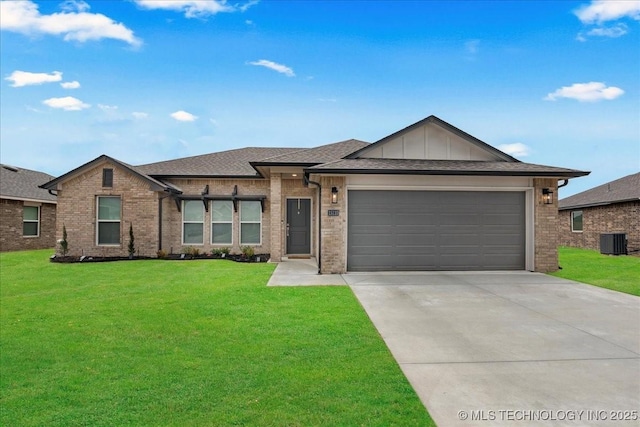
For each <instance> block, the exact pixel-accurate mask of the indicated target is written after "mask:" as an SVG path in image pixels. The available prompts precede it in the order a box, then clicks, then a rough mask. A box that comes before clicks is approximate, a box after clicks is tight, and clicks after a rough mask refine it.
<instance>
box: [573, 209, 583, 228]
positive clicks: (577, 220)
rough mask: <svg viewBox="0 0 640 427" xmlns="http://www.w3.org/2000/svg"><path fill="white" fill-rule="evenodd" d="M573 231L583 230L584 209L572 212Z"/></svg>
mask: <svg viewBox="0 0 640 427" xmlns="http://www.w3.org/2000/svg"><path fill="white" fill-rule="evenodd" d="M571 231H574V232H575V231H582V211H573V212H571Z"/></svg>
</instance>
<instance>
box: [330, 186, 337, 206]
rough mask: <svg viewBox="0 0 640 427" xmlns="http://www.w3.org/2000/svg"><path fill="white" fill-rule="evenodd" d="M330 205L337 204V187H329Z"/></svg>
mask: <svg viewBox="0 0 640 427" xmlns="http://www.w3.org/2000/svg"><path fill="white" fill-rule="evenodd" d="M331 203H333V204H335V203H338V187H331Z"/></svg>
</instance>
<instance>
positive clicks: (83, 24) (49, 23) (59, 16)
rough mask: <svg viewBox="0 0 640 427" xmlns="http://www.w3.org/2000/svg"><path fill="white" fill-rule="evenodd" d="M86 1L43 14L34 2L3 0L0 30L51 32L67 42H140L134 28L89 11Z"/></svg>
mask: <svg viewBox="0 0 640 427" xmlns="http://www.w3.org/2000/svg"><path fill="white" fill-rule="evenodd" d="M88 9H89V5H88V4H87V3H85V2H83V1H67V2H65V3H63V4H62V12H59V13H52V14H51V15H42V14H41V13H40V11H39V10H38V5H37V4H35V3H33V2H32V1H30V0H28V1H2V2H0V29H2V30H4V31H13V32H16V33H22V34H29V35H33V34H51V35H60V36H63V38H64V40H65V41H70V40H75V41H78V42H86V41H88V40H101V39H115V40H122V41H124V42H126V43H129V44H130V45H132V46H138V45H140V44H141V41H140V39H138V38H136V37H135V36H134V35H133V31H132V30H130V29H129V28H127V27H125V26H124V25H123V24H121V23H117V22H115V21H113V20H112V19H111V18H109V17H107V16H105V15H102V14H100V13H88V12H87V10H88Z"/></svg>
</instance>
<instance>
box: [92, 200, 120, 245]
mask: <svg viewBox="0 0 640 427" xmlns="http://www.w3.org/2000/svg"><path fill="white" fill-rule="evenodd" d="M121 207H122V201H121V200H120V197H98V244H99V245H119V244H120V211H121Z"/></svg>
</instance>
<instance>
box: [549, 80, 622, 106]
mask: <svg viewBox="0 0 640 427" xmlns="http://www.w3.org/2000/svg"><path fill="white" fill-rule="evenodd" d="M623 94H624V90H622V89H620V88H619V87H615V86H608V87H607V85H605V84H604V83H602V82H589V83H574V84H573V85H571V86H563V87H561V88H560V89H557V90H556V91H555V92H552V93H549V94H548V95H547V96H546V97H545V98H544V100H545V101H555V100H557V99H558V98H570V99H576V100H578V101H580V102H596V101H601V100H603V99H606V100H612V99H616V98H618V97H619V96H622V95H623Z"/></svg>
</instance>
